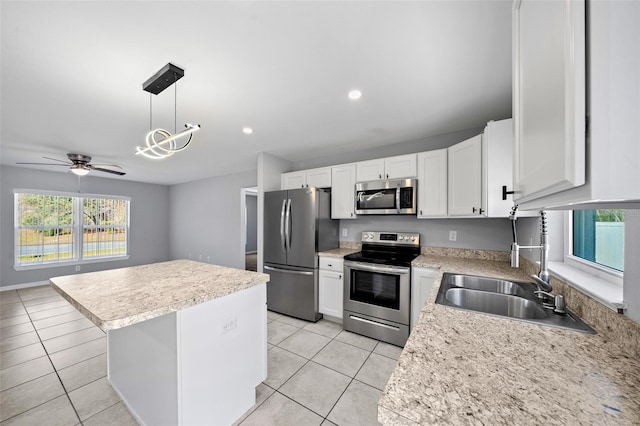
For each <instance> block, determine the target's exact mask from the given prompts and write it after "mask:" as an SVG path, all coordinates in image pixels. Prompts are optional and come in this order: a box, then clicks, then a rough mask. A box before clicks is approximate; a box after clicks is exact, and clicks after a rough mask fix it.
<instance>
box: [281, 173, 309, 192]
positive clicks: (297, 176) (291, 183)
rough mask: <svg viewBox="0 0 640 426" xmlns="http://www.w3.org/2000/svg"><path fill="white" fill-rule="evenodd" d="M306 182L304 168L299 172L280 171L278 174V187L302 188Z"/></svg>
mask: <svg viewBox="0 0 640 426" xmlns="http://www.w3.org/2000/svg"><path fill="white" fill-rule="evenodd" d="M306 184H307V175H306V172H305V171H304V170H301V171H299V172H289V173H282V174H281V175H280V189H295V188H304V186H305V185H306Z"/></svg>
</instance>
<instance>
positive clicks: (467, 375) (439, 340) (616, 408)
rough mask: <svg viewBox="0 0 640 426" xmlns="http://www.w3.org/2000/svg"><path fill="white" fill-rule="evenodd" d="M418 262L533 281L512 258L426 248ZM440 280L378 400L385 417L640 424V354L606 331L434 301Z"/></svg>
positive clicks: (390, 420) (395, 421) (396, 420)
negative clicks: (435, 252) (442, 252)
mask: <svg viewBox="0 0 640 426" xmlns="http://www.w3.org/2000/svg"><path fill="white" fill-rule="evenodd" d="M413 265H414V266H419V267H425V268H433V269H440V272H441V273H443V272H459V273H466V274H472V275H484V276H494V277H503V278H510V279H516V280H525V281H528V278H527V275H526V274H524V273H523V272H522V271H521V270H519V269H512V268H510V266H509V263H508V262H505V261H496V260H479V259H469V258H466V259H462V258H457V257H451V256H434V255H422V256H420V257H418V258H417V259H416V260H415V261H414V263H413ZM439 286H440V278H438V279H436V283H435V285H434V287H433V289H432V291H431V294H430V296H429V298H428V301H427V303H426V305H425V307H424V308H423V309H422V311H421V313H420V317H419V319H418V322H417V324H416V326H415V328H414V330H413V331H412V333H411V335H410V336H409V340H408V341H407V343H406V345H405V348H404V350H403V352H402V355H401V356H400V359H399V360H398V364H397V366H396V368H395V370H394V372H393V374H392V376H391V378H390V379H389V382H388V383H387V386H386V388H385V390H384V393H383V396H382V398H381V399H380V401H379V403H378V420H379V421H381V422H382V423H383V424H390V425H400V424H402V425H415V424H447V425H448V424H491V425H495V424H509V425H512V424H518V425H534V424H536V425H537V424H562V425H577V424H597V425H601V424H616V425H632V424H633V425H638V424H640V359H639V358H638V357H637V356H633V355H631V354H630V353H629V352H626V351H624V350H623V348H622V347H621V346H619V345H617V344H616V343H613V342H611V341H610V340H609V339H608V338H607V337H606V336H605V335H603V334H602V333H601V331H600V330H599V334H597V335H589V334H584V333H578V332H575V331H569V330H561V329H556V328H551V327H545V326H540V325H535V324H530V323H526V322H520V321H513V320H509V319H506V318H499V317H493V316H488V315H483V314H479V313H474V312H467V311H463V310H459V309H453V308H450V307H446V306H442V305H436V304H435V303H434V300H435V297H436V294H437V292H438V289H439ZM568 307H569V309H571V304H570V303H569V304H568ZM583 319H584V317H583ZM634 336H637V334H634Z"/></svg>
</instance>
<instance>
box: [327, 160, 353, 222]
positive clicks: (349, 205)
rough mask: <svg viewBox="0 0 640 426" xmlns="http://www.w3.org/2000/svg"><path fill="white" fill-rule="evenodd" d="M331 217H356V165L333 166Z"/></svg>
mask: <svg viewBox="0 0 640 426" xmlns="http://www.w3.org/2000/svg"><path fill="white" fill-rule="evenodd" d="M331 181H332V183H333V185H332V187H331V218H332V219H355V218H356V212H355V186H356V165H355V164H344V165H341V166H334V167H332V168H331Z"/></svg>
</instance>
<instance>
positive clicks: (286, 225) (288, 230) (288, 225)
mask: <svg viewBox="0 0 640 426" xmlns="http://www.w3.org/2000/svg"><path fill="white" fill-rule="evenodd" d="M284 237H285V240H286V243H287V250H291V198H289V199H287V211H286V213H285V218H284Z"/></svg>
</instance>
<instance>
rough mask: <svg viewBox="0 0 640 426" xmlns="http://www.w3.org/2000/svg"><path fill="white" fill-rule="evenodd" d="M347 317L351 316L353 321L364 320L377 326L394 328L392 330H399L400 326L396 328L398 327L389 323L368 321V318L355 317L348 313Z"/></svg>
mask: <svg viewBox="0 0 640 426" xmlns="http://www.w3.org/2000/svg"><path fill="white" fill-rule="evenodd" d="M349 318H351V319H352V320H355V321H360V322H366V323H367V324H371V325H377V326H378V327H382V328H388V329H390V330H394V331H400V328H398V327H393V326H390V325H387V324H382V323H379V322H375V321H370V320H368V319H364V318H360V317H357V316H355V315H349Z"/></svg>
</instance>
